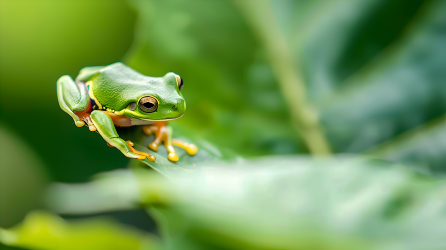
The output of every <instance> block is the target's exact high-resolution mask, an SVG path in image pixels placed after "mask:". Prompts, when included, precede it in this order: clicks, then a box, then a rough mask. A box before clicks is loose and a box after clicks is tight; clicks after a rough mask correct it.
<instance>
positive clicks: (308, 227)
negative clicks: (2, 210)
mask: <svg viewBox="0 0 446 250" xmlns="http://www.w3.org/2000/svg"><path fill="white" fill-rule="evenodd" d="M132 175H134V176H132ZM110 177H112V178H110ZM101 178H105V179H107V180H108V181H109V182H110V184H111V183H113V184H114V185H110V187H113V188H109V189H103V190H102V191H103V195H104V196H107V195H110V194H112V193H114V192H115V190H119V189H120V188H121V187H123V186H124V185H128V184H129V183H128V182H132V183H137V185H139V187H140V189H139V193H138V195H139V196H140V202H142V203H143V204H146V205H151V206H152V207H151V208H149V209H148V211H149V212H150V213H151V214H152V215H154V216H155V217H156V218H157V219H158V222H159V223H160V224H161V231H162V232H163V234H164V235H163V237H164V239H165V240H164V244H165V249H321V250H322V249H330V250H331V249H406V250H411V249H420V250H421V249H423V250H425V249H443V248H444V247H446V246H445V243H444V240H443V238H444V237H443V232H444V230H445V229H446V228H445V225H446V214H445V211H446V207H445V203H444V202H443V200H444V198H445V197H444V194H445V190H446V183H445V182H444V181H443V180H435V179H433V178H429V177H422V176H419V175H417V174H415V173H414V172H411V171H409V170H407V169H406V168H404V167H403V166H398V165H391V164H388V163H385V162H382V161H366V160H363V159H360V158H347V157H344V158H338V159H316V160H314V159H313V160H312V159H309V158H299V157H268V158H259V159H257V160H251V161H239V162H231V163H219V164H214V165H213V166H209V165H206V164H205V165H204V166H200V167H199V168H196V169H194V170H192V171H179V172H177V173H175V174H173V173H172V174H170V175H169V178H168V179H166V178H163V177H160V176H159V175H154V174H153V172H150V171H146V170H143V169H139V170H138V171H135V172H133V173H125V172H122V171H121V172H116V171H115V172H113V173H109V174H107V175H103V176H102V177H101ZM98 180H99V179H97V180H96V181H93V182H92V183H89V184H84V185H86V186H88V185H90V186H91V185H95V184H94V183H95V182H97V181H98ZM71 187H75V186H73V185H71ZM67 188H68V189H69V188H70V185H69V184H67ZM67 194H68V193H67ZM85 195H88V193H85ZM63 197H64V195H60V196H59V197H58V198H57V199H59V202H64V201H63ZM53 198H54V197H53ZM60 198H62V200H60ZM85 205H86V206H88V204H85Z"/></svg>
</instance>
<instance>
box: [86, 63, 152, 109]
mask: <svg viewBox="0 0 446 250" xmlns="http://www.w3.org/2000/svg"><path fill="white" fill-rule="evenodd" d="M158 82H159V80H158V79H157V78H156V77H149V76H145V75H142V74H141V73H139V72H137V71H135V70H133V69H131V68H130V67H128V66H126V65H124V64H123V63H114V64H111V65H109V66H106V67H103V68H101V69H100V70H99V71H98V72H97V73H96V74H94V75H93V76H92V77H91V78H90V80H89V81H88V84H89V88H91V90H90V91H89V92H90V95H93V96H91V97H92V98H93V99H95V101H97V102H99V103H100V105H101V106H102V109H111V110H115V111H120V110H122V109H124V108H125V107H127V106H128V105H129V104H130V103H131V102H137V101H138V99H139V98H140V97H141V96H142V95H145V94H150V93H152V92H156V89H157V88H158V87H159V84H158Z"/></svg>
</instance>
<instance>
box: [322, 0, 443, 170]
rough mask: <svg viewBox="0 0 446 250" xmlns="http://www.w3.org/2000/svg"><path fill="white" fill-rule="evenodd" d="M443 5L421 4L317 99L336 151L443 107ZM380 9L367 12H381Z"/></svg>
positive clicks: (369, 143)
mask: <svg viewBox="0 0 446 250" xmlns="http://www.w3.org/2000/svg"><path fill="white" fill-rule="evenodd" d="M401 4H403V2H401ZM389 7H392V6H389ZM445 10H446V4H445V2H444V1H435V0H434V1H429V2H426V3H425V4H423V5H422V6H421V7H420V9H419V10H418V11H417V13H416V14H415V15H414V16H413V18H412V19H410V20H407V22H406V24H405V26H402V28H404V32H402V31H400V32H399V33H397V34H398V36H397V39H394V40H395V41H394V42H393V43H392V44H391V45H388V46H387V47H386V48H385V49H381V50H380V52H379V53H375V54H376V56H375V58H373V60H369V61H368V62H367V63H366V64H365V66H364V67H363V68H360V69H359V70H357V71H356V72H351V73H350V74H349V75H348V76H346V77H345V78H347V80H346V81H342V80H341V81H337V82H340V83H342V84H341V85H340V87H339V88H335V89H333V90H332V91H331V92H330V93H328V96H326V97H325V98H324V99H322V100H321V102H320V105H319V108H320V110H321V115H322V118H323V120H324V124H325V125H326V128H327V131H328V134H329V137H330V140H331V142H332V143H333V144H335V145H336V148H337V149H338V150H339V151H344V152H361V151H363V150H366V149H368V148H371V147H374V146H376V145H378V144H380V143H383V142H385V141H388V140H392V139H393V138H395V137H396V136H398V135H399V134H401V133H403V132H405V131H408V130H411V129H413V128H415V127H417V126H419V125H422V124H424V123H426V122H429V121H430V120H432V119H434V118H437V117H440V116H442V115H443V114H444V113H445V111H446V105H445V103H444V99H445V95H444V93H446V91H444V88H443V87H442V85H443V82H444V79H445V76H446V75H445V74H444V72H445V71H444V67H443V66H442V65H444V64H445V63H446V59H445V58H446V57H445V56H444V54H445V52H446V50H445V49H444V47H443V46H442V44H443V43H444V42H445V37H444V35H443V32H442V29H443V28H441V27H446V18H445V16H444V15H443V13H444V11H445ZM380 13H381V12H379V11H378V12H375V13H374V14H373V16H374V17H376V18H382V17H381V16H379V14H380ZM395 35H396V34H395ZM358 43H360V41H358ZM346 56H347V57H348V55H346ZM345 78H344V79H345ZM332 82H334V84H335V83H336V81H334V80H333V81H332ZM431 167H434V168H439V167H440V166H438V165H436V166H431Z"/></svg>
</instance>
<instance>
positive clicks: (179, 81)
mask: <svg viewBox="0 0 446 250" xmlns="http://www.w3.org/2000/svg"><path fill="white" fill-rule="evenodd" d="M175 78H176V79H177V84H178V88H179V89H180V91H181V90H182V89H183V79H182V78H181V76H179V75H175Z"/></svg>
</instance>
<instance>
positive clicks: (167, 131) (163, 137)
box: [143, 121, 198, 161]
mask: <svg viewBox="0 0 446 250" xmlns="http://www.w3.org/2000/svg"><path fill="white" fill-rule="evenodd" d="M143 131H144V133H145V134H146V135H151V134H155V140H154V141H153V142H152V143H150V144H149V148H150V149H151V150H153V151H158V148H159V145H160V144H161V143H162V142H164V146H165V147H166V149H167V152H168V156H167V158H168V159H169V160H170V161H178V159H179V157H178V155H177V153H176V152H175V149H174V148H173V145H175V146H178V147H181V148H183V149H185V150H186V152H187V153H188V154H189V155H194V154H196V153H197V150H198V149H197V146H195V145H194V144H189V143H186V142H182V141H180V140H176V139H172V128H171V127H170V126H167V122H165V121H162V122H155V123H154V124H152V125H147V126H144V127H143Z"/></svg>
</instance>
